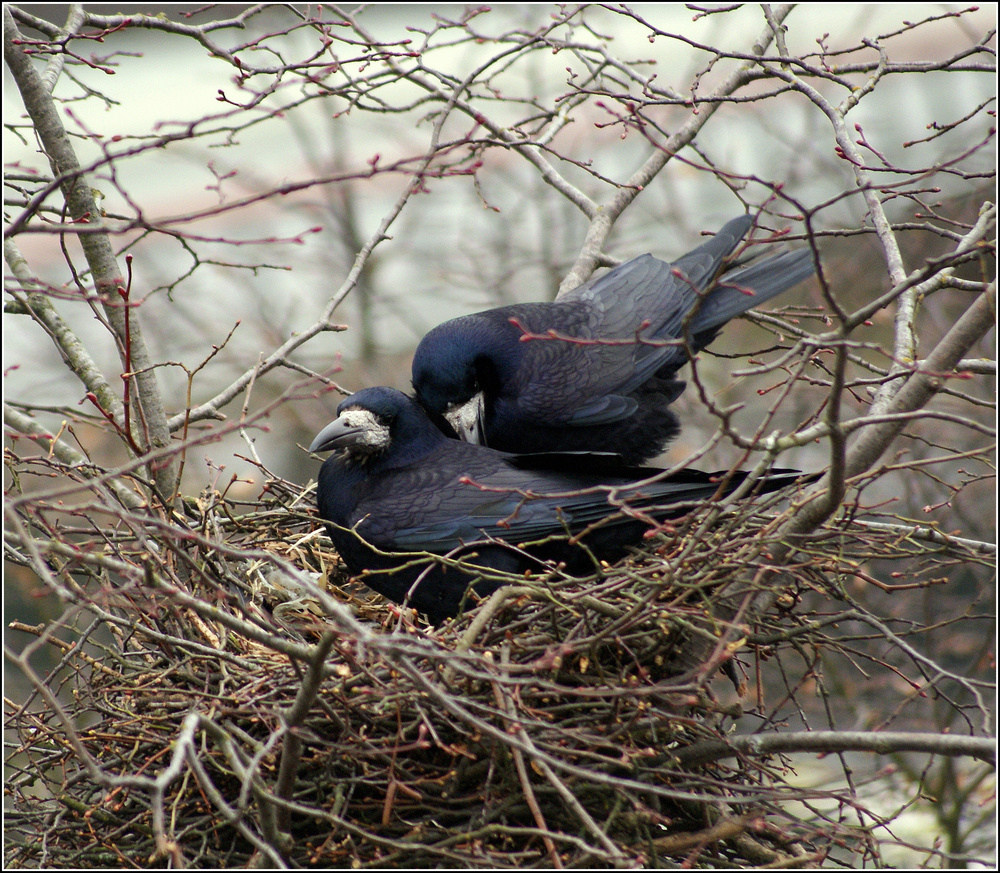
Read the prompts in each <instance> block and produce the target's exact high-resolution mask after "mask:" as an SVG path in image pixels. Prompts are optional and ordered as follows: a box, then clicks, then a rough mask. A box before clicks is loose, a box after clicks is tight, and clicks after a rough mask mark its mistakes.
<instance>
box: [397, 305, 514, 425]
mask: <svg viewBox="0 0 1000 873" xmlns="http://www.w3.org/2000/svg"><path fill="white" fill-rule="evenodd" d="M458 324H459V327H458V328H456V326H455V325H456V322H451V323H449V324H448V325H446V326H447V327H448V328H449V329H448V330H447V331H445V330H439V329H435V330H432V331H431V332H430V333H429V334H427V336H425V337H424V338H423V340H421V342H420V345H419V346H417V350H416V352H415V353H414V356H413V392H414V396H415V397H416V399H417V402H419V403H420V405H421V406H423V407H424V409H426V410H427V411H428V412H429V413H430V415H431V417H432V418H433V417H435V416H441V417H443V418H444V419H445V420H446V421H447V422H448V424H449V425H450V426H451V427H452V428H453V429H454V431H455V433H457V434H458V436H459V437H460V438H461V439H463V440H465V441H466V442H470V443H478V444H483V442H484V434H483V416H484V414H485V409H486V402H487V401H486V392H487V391H489V390H490V386H491V385H492V383H493V382H495V381H496V379H495V377H494V376H493V375H492V374H493V371H494V368H493V364H492V362H491V360H490V358H489V357H488V356H487V355H485V354H483V353H482V352H481V351H480V350H479V349H477V347H476V345H475V343H474V342H473V341H472V340H473V339H474V337H473V336H471V335H465V334H464V333H463V331H462V330H461V327H462V325H461V320H458ZM442 327H444V326H442Z"/></svg>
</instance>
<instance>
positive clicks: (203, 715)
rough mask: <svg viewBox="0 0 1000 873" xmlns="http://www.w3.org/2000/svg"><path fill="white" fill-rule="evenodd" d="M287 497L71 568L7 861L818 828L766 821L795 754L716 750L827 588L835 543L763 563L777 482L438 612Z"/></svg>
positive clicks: (412, 862)
mask: <svg viewBox="0 0 1000 873" xmlns="http://www.w3.org/2000/svg"><path fill="white" fill-rule="evenodd" d="M270 491H271V498H270V501H269V502H257V503H255V504H253V505H251V506H250V507H249V511H245V512H243V513H242V514H240V510H241V507H239V506H236V505H233V504H232V503H230V502H228V501H225V500H222V499H220V498H219V497H218V495H203V497H202V498H201V499H200V500H199V501H192V502H191V503H190V504H189V506H188V512H187V517H186V522H185V524H180V523H178V522H177V520H175V521H174V523H173V526H172V527H168V528H167V530H168V532H169V531H173V533H174V537H173V539H172V540H170V539H169V537H166V538H165V539H166V540H167V542H168V546H167V547H165V548H164V549H163V550H162V551H160V552H159V553H156V552H152V551H150V550H148V549H145V548H143V549H140V548H139V547H138V545H137V544H134V545H136V548H135V551H134V552H129V551H128V550H127V549H126V548H125V547H124V546H122V545H120V544H119V545H117V546H116V549H117V559H118V560H119V561H120V562H121V566H119V567H116V569H115V570H114V572H112V573H109V572H108V571H107V568H104V569H102V570H101V572H100V573H98V572H97V571H91V572H90V573H89V574H88V573H87V572H76V573H75V574H71V573H64V574H63V578H72V580H73V581H72V591H73V596H74V598H75V600H76V604H77V605H76V606H75V607H73V608H72V609H68V610H67V613H66V614H65V615H64V616H63V617H62V619H61V620H60V622H58V623H56V624H55V625H48V626H46V627H41V626H39V627H37V628H28V627H27V626H26V625H20V628H19V629H21V630H32V631H33V632H34V633H35V634H36V635H37V636H38V639H39V641H41V642H40V643H39V647H40V648H44V649H45V650H47V651H49V652H55V656H56V659H57V662H56V663H54V664H53V665H52V666H51V667H50V668H49V672H48V675H47V677H45V679H44V681H41V682H40V683H39V684H38V685H37V686H36V688H35V689H34V690H33V691H32V693H30V694H29V695H28V698H27V700H26V701H25V702H24V703H22V704H19V705H14V704H10V703H9V704H8V718H7V727H8V737H9V738H11V741H12V742H13V744H14V751H13V754H12V755H11V756H10V761H9V767H10V770H9V772H10V778H9V780H8V784H7V794H8V813H7V835H8V843H7V863H8V865H9V866H12V867H24V866H31V867H38V866H42V867H53V866H58V867H87V868H89V867H99V866H101V867H142V866H147V865H154V866H163V865H169V866H176V867H180V866H199V867H244V866H248V865H266V866H278V865H287V866H301V867H314V866H315V867H366V866H380V867H422V866H423V867H500V868H506V867H523V866H542V867H552V866H567V867H568V866H601V867H604V866H651V867H655V866H664V865H671V864H674V863H685V864H689V865H694V866H702V867H712V866H734V865H738V866H756V865H760V864H766V863H789V862H791V861H792V860H793V859H794V858H796V857H798V858H799V860H802V859H803V857H804V856H812V853H813V851H814V850H815V847H816V846H817V845H819V844H822V842H823V832H822V830H821V829H816V828H814V827H812V826H810V827H809V828H808V830H807V829H806V828H805V827H804V826H803V827H797V826H796V825H795V824H791V823H789V819H788V817H787V816H785V817H784V818H783V819H782V823H781V825H780V826H778V825H776V824H774V823H769V820H768V813H770V812H773V811H774V810H775V809H777V806H776V805H775V797H776V796H777V786H779V785H780V784H781V768H780V766H777V765H778V763H780V762H776V761H775V760H774V759H771V760H770V761H769V760H765V759H764V757H763V756H757V757H755V756H753V755H751V754H749V753H743V754H740V755H735V754H734V755H732V756H730V757H720V756H718V755H716V756H714V757H710V759H709V760H708V761H707V762H706V761H705V758H704V756H698V755H697V754H695V753H696V752H697V750H698V749H699V747H700V745H701V746H704V744H706V743H714V744H715V745H716V746H717V745H718V741H720V740H724V739H725V737H726V734H727V732H729V731H730V730H731V729H732V727H733V721H734V720H735V718H737V717H739V716H740V715H741V714H742V709H743V705H742V704H741V701H740V700H739V699H738V698H737V693H736V691H735V689H734V687H733V684H732V681H731V680H735V682H736V683H737V684H738V685H740V686H741V689H740V690H741V691H742V690H745V689H743V688H742V686H743V683H744V677H745V675H746V668H745V665H743V664H740V663H739V662H737V661H734V660H733V655H734V653H735V652H736V651H737V650H738V649H740V648H741V646H744V645H745V642H746V638H747V636H748V635H749V634H750V633H751V631H753V632H754V633H756V634H758V635H760V634H764V635H767V634H772V635H774V634H788V633H791V632H794V631H795V630H796V629H800V630H801V627H802V624H803V622H804V619H803V618H801V617H798V616H797V615H796V611H795V610H794V608H793V607H794V605H795V604H796V603H797V602H798V601H799V599H800V597H801V596H802V594H803V593H804V592H805V591H806V590H807V589H809V588H816V589H820V590H823V589H824V587H825V586H827V585H828V584H829V582H828V574H827V572H826V571H827V570H828V569H829V567H830V566H831V565H832V562H834V561H835V559H834V558H833V557H829V556H823V555H815V554H814V556H813V557H812V558H811V559H810V560H809V562H808V563H805V564H803V565H801V566H797V567H787V566H786V567H784V568H782V572H781V574H780V575H779V576H775V574H774V572H772V568H771V567H769V564H768V548H769V547H770V546H771V545H772V541H771V540H770V539H769V537H770V532H771V531H773V530H775V529H777V522H776V511H775V509H774V508H775V507H776V506H777V505H778V501H779V500H780V498H779V497H772V498H769V499H768V500H761V501H757V503H756V504H755V505H754V508H753V509H749V508H744V507H742V506H741V507H739V508H737V509H736V510H731V511H725V512H721V513H720V511H719V510H718V509H717V508H713V509H711V510H709V512H710V513H712V514H711V515H710V516H706V515H705V513H704V512H702V513H696V514H693V515H691V516H689V517H688V518H687V519H685V520H683V521H682V522H680V523H678V524H677V525H676V526H675V527H671V528H669V529H662V530H660V531H658V532H656V533H655V534H654V535H652V536H651V537H650V539H649V540H648V542H647V544H646V545H645V546H644V547H643V549H642V550H641V551H640V552H637V553H636V555H635V556H634V557H632V558H630V559H628V560H627V561H625V562H623V563H621V564H619V565H617V566H615V567H610V568H608V567H606V568H599V569H596V570H595V574H594V575H593V576H591V577H589V578H587V579H573V578H569V577H565V576H564V575H562V574H561V573H560V572H559V571H558V570H553V571H552V572H551V573H550V574H549V575H548V576H547V577H532V579H530V580H525V579H512V580H511V583H512V584H511V585H509V586H508V587H507V588H505V589H503V590H501V591H500V592H498V593H497V594H496V595H494V596H493V598H491V599H490V600H489V601H488V602H486V603H485V604H482V605H481V606H480V607H479V608H477V609H475V610H473V611H471V612H469V613H466V614H465V615H463V616H462V617H461V618H459V619H457V620H455V621H453V622H449V623H447V624H446V625H445V626H443V627H441V628H432V627H429V626H427V625H426V624H424V623H423V622H422V621H421V620H419V618H418V617H417V616H416V615H415V614H414V613H412V612H410V611H408V610H404V609H401V608H399V607H397V606H395V605H393V604H389V603H387V602H385V601H384V600H382V599H381V598H380V597H378V596H377V595H374V594H372V593H371V592H370V591H368V589H366V588H365V587H364V586H363V585H362V584H360V583H358V582H352V581H349V580H348V579H347V578H346V577H345V576H344V573H343V568H342V566H341V565H339V564H338V561H337V557H336V555H335V554H334V553H333V552H332V550H331V549H330V547H329V542H328V541H327V540H326V538H325V537H324V536H322V535H321V534H320V532H319V530H318V529H317V522H316V519H315V517H314V516H313V515H312V510H311V500H310V499H309V498H308V497H306V496H304V495H301V494H298V493H296V492H294V491H293V490H292V489H291V487H290V486H288V485H287V483H271V487H270ZM158 529H159V530H160V532H161V536H162V531H163V529H164V528H163V526H161V527H160V528H158ZM811 546H812V548H813V550H814V552H819V551H821V550H822V548H823V542H822V538H820V539H818V540H817V541H814V542H812V543H811ZM826 549H827V551H829V552H830V555H831V556H832V555H834V554H836V555H839V556H840V558H841V559H843V557H844V555H845V550H844V547H843V542H842V540H841V538H840V537H839V536H831V537H830V540H829V542H828V543H827V545H826ZM67 568H68V569H74V570H79V569H80V567H79V565H74V566H73V567H72V568H70V567H69V564H68V563H67V566H66V568H64V569H67ZM775 580H777V583H776V581H775ZM775 584H777V588H775V587H774V586H775ZM768 585H770V586H771V590H772V591H773V593H772V594H767V593H765V587H766V586H768ZM761 598H765V601H764V602H765V604H766V608H765V611H764V612H763V613H762V614H757V615H755V613H754V611H755V610H757V609H759V606H755V605H754V604H758V605H759V603H760V602H761ZM751 616H755V617H753V618H752V619H751ZM751 620H752V624H753V626H752V628H751V625H750V622H751ZM71 631H72V633H71ZM744 651H745V649H744ZM768 651H769V650H768V649H761V650H758V654H760V653H761V652H763V653H764V655H765V656H766V655H767V652H768ZM734 667H735V669H734ZM723 668H724V669H726V670H728V672H729V674H730V675H729V678H725V677H724V676H723V675H722V674H720V669H723ZM45 688H47V689H50V690H51V697H50V698H47V697H46V695H45V693H43V689H45ZM699 744H700V745H699ZM696 759H697V760H698V762H699V763H697V764H695V763H693V762H694V761H695V760H696ZM806 833H808V834H809V840H811V842H809V841H807V840H806ZM813 857H815V856H813Z"/></svg>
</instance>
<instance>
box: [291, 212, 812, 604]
mask: <svg viewBox="0 0 1000 873" xmlns="http://www.w3.org/2000/svg"><path fill="white" fill-rule="evenodd" d="M752 224H753V217H752V216H749V215H747V216H742V217H740V218H737V219H734V220H733V221H730V222H728V223H727V224H726V225H725V226H724V227H723V228H722V229H721V230H720V231H719V232H718V233H717V234H716V235H715V236H714V237H712V238H711V239H710V240H708V241H707V242H706V243H704V244H703V245H701V246H699V247H698V248H696V249H694V250H693V251H691V252H689V253H688V254H686V255H684V256H683V257H682V258H680V259H679V260H677V261H675V262H674V263H672V264H669V263H666V262H664V261H660V260H658V259H656V258H654V257H652V256H651V255H648V254H647V255H642V256H640V257H638V258H635V259H633V260H631V261H628V262H627V263H625V264H622V265H621V266H620V267H617V268H615V269H613V270H611V271H609V272H607V273H605V274H604V275H602V276H600V277H598V278H597V279H595V280H592V281H590V282H588V283H586V284H584V285H582V286H580V287H579V288H577V289H574V290H573V291H571V292H569V293H568V294H565V295H563V296H562V297H560V298H559V299H557V300H556V301H555V302H553V303H524V304H515V305H513V306H505V307H501V308H498V309H491V310H488V311H486V312H481V313H477V314H475V315H468V316H463V317H461V318H456V319H453V320H451V321H448V322H445V323H444V324H442V325H439V326H438V327H436V328H434V329H433V330H432V331H431V332H430V333H428V334H427V336H426V337H424V339H423V340H422V341H421V343H420V345H419V346H418V347H417V351H416V353H415V355H414V360H413V389H414V397H413V398H410V397H408V396H406V395H405V394H403V393H401V392H399V391H395V390H393V389H390V388H368V389H364V390H362V391H358V392H357V393H355V394H353V395H351V396H350V397H348V398H347V399H346V400H344V401H343V402H342V403H341V404H340V406H339V407H338V409H337V413H338V418H337V419H336V420H335V421H333V422H332V423H331V424H329V425H327V427H325V428H324V429H323V430H322V431H320V433H319V434H318V435H317V436H316V438H315V439H314V440H313V442H312V445H311V446H310V447H309V450H310V451H327V450H334V452H335V453H334V454H333V455H332V456H331V457H330V458H328V459H327V461H326V462H325V463H324V464H323V467H322V469H321V470H320V475H319V484H318V488H317V504H318V508H319V513H320V516H321V517H322V518H323V519H324V520H325V521H326V522H327V523H328V524H327V528H328V532H329V534H330V537H331V539H332V540H333V543H334V545H335V546H336V548H337V551H338V552H339V553H340V555H341V557H342V558H343V559H344V561H345V563H346V564H347V566H348V568H349V569H350V570H351V572H352V573H355V574H363V576H362V578H363V579H364V581H365V583H366V584H367V585H368V586H369V587H371V588H373V589H374V590H375V591H378V592H379V593H381V594H383V595H385V596H386V597H388V598H390V599H391V600H394V601H396V602H398V603H407V604H409V605H410V606H413V607H415V608H416V609H417V610H418V611H420V612H422V613H424V614H425V615H426V616H427V617H428V618H429V619H430V620H431V621H432V622H434V623H439V622H441V621H443V620H444V619H446V618H448V617H451V616H454V615H457V614H458V613H459V612H460V611H461V610H462V609H463V608H465V607H466V606H468V605H473V604H474V602H475V600H476V599H477V598H478V597H484V596H486V595H488V594H490V593H491V592H492V591H494V590H496V589H497V588H498V587H500V585H502V584H505V583H506V582H507V581H509V577H507V578H503V577H500V576H499V575H498V573H497V571H500V572H502V573H517V574H520V573H523V572H525V571H528V570H538V569H541V568H542V564H541V562H542V561H546V560H554V561H562V562H564V563H565V564H566V566H567V569H568V570H570V571H571V572H587V570H588V569H589V570H591V571H592V570H593V559H592V558H591V557H590V555H593V556H595V557H596V558H599V559H602V560H609V561H610V560H615V559H617V558H619V557H622V556H623V555H624V554H625V553H626V552H627V550H628V547H629V546H630V545H634V544H636V543H638V542H640V541H641V539H642V537H643V535H644V534H645V532H646V531H648V529H649V524H648V521H646V520H643V519H642V518H640V517H639V513H640V512H641V514H643V515H646V516H647V517H652V518H654V519H656V520H662V519H665V518H671V517H676V516H679V515H683V514H685V513H686V512H687V511H689V510H690V509H691V507H692V505H693V504H694V503H696V502H698V501H703V500H705V499H708V498H710V497H712V496H714V495H720V496H721V495H725V494H728V493H730V492H732V491H733V490H735V489H736V488H737V487H739V485H740V484H741V482H742V481H743V480H744V479H745V478H746V476H747V474H746V473H742V472H740V473H736V474H727V473H719V474H708V473H701V472H698V471H694V470H686V471H683V472H681V473H680V474H676V475H673V476H670V477H669V478H663V477H662V476H660V474H661V473H662V471H661V470H657V469H654V468H648V467H640V466H637V465H639V464H641V462H643V461H644V460H646V459H648V458H650V457H652V456H654V455H656V454H658V453H659V452H660V451H662V450H663V448H664V446H665V445H666V443H667V442H668V441H669V440H670V439H671V438H672V437H673V436H675V435H676V433H677V432H678V430H679V426H680V425H679V422H678V420H677V418H676V416H675V415H674V414H673V413H672V412H671V411H670V409H669V408H668V407H669V404H670V403H671V402H672V401H674V400H675V399H676V398H677V397H678V396H679V395H680V394H681V392H682V391H683V389H684V383H683V382H682V381H679V380H677V379H676V374H677V372H678V370H679V369H680V368H681V367H682V366H683V365H684V364H685V363H686V362H687V361H688V360H689V357H690V356H691V355H692V354H694V353H696V352H698V351H700V350H701V349H703V348H704V347H705V346H706V345H708V343H710V342H711V341H712V340H713V339H715V337H716V336H717V335H718V333H719V331H720V330H721V329H722V327H723V326H724V325H725V324H726V322H728V321H729V320H730V319H732V318H734V317H735V316H737V315H740V314H742V313H743V312H746V311H747V310H749V309H751V308H753V307H754V306H756V305H758V304H760V303H763V302H764V301H766V300H769V299H770V298H772V297H774V296H776V295H777V294H780V293H781V292H783V291H785V290H787V289H789V288H791V287H792V286H793V285H796V284H798V283H799V282H801V281H803V280H804V279H806V278H808V277H809V276H811V275H812V273H813V269H814V268H813V262H812V256H811V252H809V251H808V250H801V251H795V252H785V253H782V254H779V255H776V256H774V257H770V258H766V259H763V260H758V261H755V262H752V263H749V264H747V265H742V266H735V267H732V266H731V265H730V264H729V262H728V261H727V258H728V257H729V256H730V255H731V254H732V253H733V251H734V250H735V249H736V247H737V246H738V245H739V244H740V242H741V240H742V239H743V237H744V236H745V235H746V233H747V232H748V231H749V229H750V227H751V226H752ZM455 436H458V437H459V439H455V438H454V437H455ZM477 444H478V445H477ZM656 477H659V478H656ZM795 479H796V472H795V471H778V470H775V471H772V472H771V473H769V474H768V475H767V476H766V477H764V478H763V479H762V480H761V481H760V482H758V483H756V487H757V488H758V489H759V490H760V491H772V490H776V489H778V488H782V487H784V486H786V485H788V484H791V483H792V482H793V481H795ZM644 480H646V481H644ZM567 534H571V535H577V534H582V536H581V537H580V538H581V539H582V541H583V544H584V545H586V546H587V549H586V550H585V549H581V548H580V546H579V545H577V544H576V543H571V542H569V541H567V538H566V535H567ZM428 553H430V555H435V556H446V560H444V561H442V560H428ZM470 583H471V584H470ZM470 589H471V591H473V592H475V595H476V597H470Z"/></svg>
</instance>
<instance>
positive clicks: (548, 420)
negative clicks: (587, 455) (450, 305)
mask: <svg viewBox="0 0 1000 873" xmlns="http://www.w3.org/2000/svg"><path fill="white" fill-rule="evenodd" d="M752 224H753V216H750V215H744V216H742V217H740V218H736V219H734V220H732V221H730V222H729V223H727V224H726V225H725V226H724V227H723V228H722V229H721V230H720V231H719V232H718V233H717V234H716V235H715V236H714V237H712V239H710V240H708V241H707V242H706V243H704V244H703V245H701V246H699V247H698V248H696V249H695V250H694V251H691V252H689V253H688V254H686V255H684V256H683V257H682V258H680V260H678V261H675V262H674V263H672V264H668V263H666V262H665V261H661V260H658V259H657V258H654V257H653V256H652V255H649V254H646V255H640V256H639V257H638V258H634V259H633V260H631V261H629V262H627V263H625V264H622V265H621V266H620V267H616V268H615V269H613V270H611V271H610V272H608V273H605V274H604V275H602V276H600V277H598V278H597V279H593V280H591V281H590V282H587V283H586V284H584V285H581V286H580V287H579V288H576V289H574V290H572V291H570V292H569V293H567V294H564V295H562V296H561V297H559V298H558V299H557V300H556V301H555V302H552V303H518V304H514V305H512V306H502V307H500V308H498V309H489V310H487V311H485V312H479V313H476V314H474V315H465V316H462V317H460V318H454V319H452V320H451V321H446V322H445V323H444V324H440V325H438V326H437V327H435V328H434V329H433V330H432V331H430V333H428V334H427V335H426V336H425V337H424V338H423V339H422V340H421V341H420V345H419V346H417V351H416V353H415V355H414V358H413V389H414V392H415V396H416V398H417V400H418V401H419V402H420V404H421V405H422V406H423V407H424V408H425V409H427V411H428V412H429V413H430V415H431V417H432V418H433V419H435V421H440V420H441V417H442V416H444V417H445V418H446V419H447V421H448V422H449V424H450V425H451V427H453V428H454V431H455V432H457V434H458V435H459V436H460V437H462V438H463V439H465V440H467V441H469V442H475V443H481V444H483V445H487V446H490V447H491V448H494V449H500V450H502V451H508V452H550V451H607V450H613V451H615V452H617V453H619V454H621V455H622V456H623V458H624V459H625V460H626V461H627V462H628V463H633V464H635V463H641V462H642V461H644V460H646V459H648V458H651V457H653V456H654V455H656V454H658V453H659V452H661V451H662V450H663V448H664V447H665V445H666V443H667V442H668V441H669V440H670V439H671V438H673V437H674V436H675V435H676V434H677V432H678V430H679V429H680V423H679V422H678V420H677V417H676V416H675V415H674V414H673V413H672V412H671V411H670V410H669V409H668V408H667V407H668V406H669V404H670V403H672V402H673V401H674V400H676V399H677V397H678V396H680V394H681V392H682V391H683V390H684V382H682V381H679V380H677V379H676V378H675V376H676V374H677V371H678V370H679V369H680V368H681V367H682V366H683V365H684V364H685V363H686V362H687V361H688V350H687V349H686V348H685V347H684V344H683V342H679V340H681V339H682V338H685V337H686V338H688V339H689V344H690V348H691V350H692V351H694V352H697V351H700V350H701V349H703V348H704V347H705V346H707V345H708V344H709V343H710V342H711V341H712V340H713V339H715V337H716V336H717V335H718V333H719V331H720V330H721V329H722V327H723V326H724V325H725V324H726V322H727V321H729V320H730V319H732V318H735V317H736V316H737V315H740V314H742V313H744V312H746V311H747V310H749V309H752V308H753V307H754V306H756V305H758V304H760V303H763V302H764V301H766V300H769V299H770V298H772V297H774V296H775V295H777V294H780V293H781V292H782V291H786V290H787V289H789V288H791V287H792V286H793V285H797V284H798V283H799V282H802V281H803V280H804V279H807V278H808V277H809V276H811V275H812V274H813V272H814V266H813V262H812V254H811V252H810V251H809V250H808V249H803V250H800V251H794V252H785V253H783V254H779V255H776V256H774V257H770V258H766V259H764V260H758V261H755V262H753V263H750V264H747V265H744V266H739V267H736V268H733V269H727V264H726V258H727V257H728V256H729V255H730V254H732V252H733V250H734V249H735V248H736V247H737V246H738V245H739V243H740V240H742V239H743V237H744V236H745V235H746V233H747V231H749V229H750V227H751V225H752ZM720 273H721V276H720ZM550 331H554V332H556V334H558V336H562V337H573V338H577V339H580V340H583V342H568V341H565V340H560V339H557V338H536V339H524V337H525V335H526V333H527V334H530V335H548V334H549V332H550ZM595 340H597V341H598V342H594V341H595ZM601 340H604V341H608V340H617V341H618V342H603V343H602V342H599V341H601ZM643 341H645V342H643ZM666 343H669V344H666Z"/></svg>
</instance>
